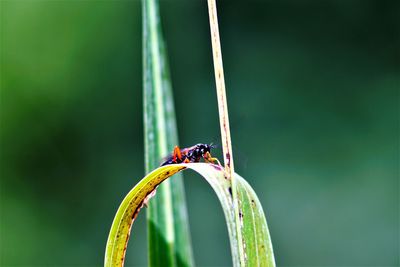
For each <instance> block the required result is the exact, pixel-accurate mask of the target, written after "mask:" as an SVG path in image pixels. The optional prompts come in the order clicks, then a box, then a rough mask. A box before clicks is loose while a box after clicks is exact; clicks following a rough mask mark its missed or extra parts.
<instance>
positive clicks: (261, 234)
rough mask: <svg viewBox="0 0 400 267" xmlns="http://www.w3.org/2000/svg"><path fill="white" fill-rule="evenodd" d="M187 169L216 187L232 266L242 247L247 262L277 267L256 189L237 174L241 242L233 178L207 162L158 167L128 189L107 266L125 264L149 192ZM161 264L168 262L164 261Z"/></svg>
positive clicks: (115, 224) (114, 227)
mask: <svg viewBox="0 0 400 267" xmlns="http://www.w3.org/2000/svg"><path fill="white" fill-rule="evenodd" d="M184 169H192V170H194V171H196V172H197V173H199V174H200V175H201V176H203V178H204V179H206V180H207V182H208V183H209V184H210V185H211V187H212V188H213V190H214V191H215V193H216V195H217V197H218V199H219V201H220V203H221V206H222V209H223V211H224V214H225V219H226V223H227V226H228V233H229V238H230V244H231V250H232V261H233V266H241V262H240V259H239V253H238V251H239V249H242V250H243V251H244V255H245V260H244V266H266V267H275V260H274V255H273V251H272V244H271V239H270V235H269V232H268V226H267V222H266V219H265V215H264V212H263V209H262V206H261V204H260V202H259V200H258V198H257V196H256V194H255V193H254V191H253V189H252V188H251V187H250V185H249V184H248V183H247V182H246V181H245V180H244V179H243V178H242V177H240V176H239V175H237V174H235V177H236V179H237V181H238V183H237V191H238V193H239V194H238V195H239V197H240V198H239V203H240V206H239V210H240V212H241V213H242V216H241V218H242V223H241V225H240V226H239V228H240V229H241V234H242V240H243V242H238V238H237V235H236V220H235V214H234V209H233V199H232V195H231V192H230V182H229V180H227V179H226V178H225V172H224V170H223V169H222V168H221V167H219V166H217V165H213V164H206V163H190V164H173V165H167V166H163V167H160V168H157V169H156V170H154V171H152V172H151V173H150V174H148V175H147V176H146V177H144V178H143V179H142V180H141V181H140V182H139V183H138V184H137V185H136V186H135V187H134V188H133V189H132V190H131V191H130V192H129V193H128V195H127V196H126V197H125V198H124V200H123V201H122V203H121V205H120V207H119V209H118V211H117V214H116V215H115V218H114V221H113V224H112V227H111V230H110V234H109V238H108V242H107V249H106V257H105V266H107V267H108V266H122V265H123V261H124V258H125V252H126V246H127V243H128V240H129V237H130V229H131V226H132V223H133V221H134V220H135V218H136V216H137V213H138V212H139V211H140V209H141V207H142V204H143V202H144V201H145V200H146V199H148V196H149V195H151V193H152V192H154V189H155V188H157V186H158V185H159V184H161V183H162V182H164V181H165V180H166V179H167V178H168V177H170V176H172V175H174V174H175V173H177V172H179V171H182V170H184ZM174 179H176V177H175V178H174ZM172 180H173V179H172ZM172 180H171V181H172ZM159 188H160V187H159ZM157 199H159V194H158V193H157V195H156V196H155V197H154V198H153V199H152V200H151V202H154V201H156V200H157ZM150 204H151V203H150ZM159 253H166V251H159ZM161 266H165V264H162V265H161Z"/></svg>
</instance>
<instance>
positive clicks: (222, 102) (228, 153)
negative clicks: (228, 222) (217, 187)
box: [207, 0, 245, 266]
mask: <svg viewBox="0 0 400 267" xmlns="http://www.w3.org/2000/svg"><path fill="white" fill-rule="evenodd" d="M207 3H208V15H209V21H210V31H211V43H212V50H213V61H214V75H215V83H216V89H217V98H218V112H219V123H220V129H221V139H222V149H223V154H224V163H225V172H226V175H227V178H228V179H229V180H230V181H231V186H232V198H233V206H234V211H235V222H236V235H237V241H238V242H237V245H238V246H237V248H236V249H238V250H239V258H240V265H241V266H244V265H245V252H244V248H243V245H242V244H243V238H242V231H241V228H240V225H241V222H240V216H239V215H240V211H239V204H240V203H239V201H238V199H239V197H238V191H237V185H236V181H235V176H234V172H235V170H234V164H233V155H232V143H231V134H230V128H229V116H228V104H227V100H226V92H225V78H224V67H223V64H222V52H221V42H220V37H219V29H218V17H217V6H216V2H215V0H208V1H207ZM232 249H234V248H232Z"/></svg>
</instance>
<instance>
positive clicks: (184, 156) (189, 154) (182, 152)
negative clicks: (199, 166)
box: [161, 144, 221, 166]
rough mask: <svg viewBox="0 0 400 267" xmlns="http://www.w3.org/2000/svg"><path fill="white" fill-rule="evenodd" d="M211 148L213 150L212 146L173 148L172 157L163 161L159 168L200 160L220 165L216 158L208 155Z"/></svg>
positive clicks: (198, 145)
mask: <svg viewBox="0 0 400 267" xmlns="http://www.w3.org/2000/svg"><path fill="white" fill-rule="evenodd" d="M211 148H215V146H214V145H213V144H210V145H208V144H197V145H194V146H191V147H188V148H183V149H180V148H179V147H178V146H175V148H174V152H172V155H170V156H168V157H167V158H166V159H165V162H164V163H163V164H161V166H164V165H168V164H178V163H189V162H199V161H200V159H201V158H203V159H204V161H205V162H208V163H215V162H217V163H218V165H221V163H220V162H219V160H218V159H217V158H213V157H212V156H211V154H210V150H211Z"/></svg>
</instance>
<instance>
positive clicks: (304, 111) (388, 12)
mask: <svg viewBox="0 0 400 267" xmlns="http://www.w3.org/2000/svg"><path fill="white" fill-rule="evenodd" d="M399 3H400V2H399V1H395V0H394V1H368V0H358V1H357V0H350V1H344V0H335V1H333V0H323V1H321V0H304V1H303V0H302V1H297V0H293V1H290V0H284V1H234V0H229V1H219V6H218V7H219V20H220V31H221V39H222V50H223V56H224V66H225V77H226V84H227V90H228V101H229V111H230V117H231V128H232V129H231V130H232V138H233V146H234V157H235V163H236V164H235V165H236V169H237V172H238V173H240V174H241V175H242V176H244V177H246V178H247V179H248V181H249V182H250V184H251V185H252V186H253V187H254V189H255V190H256V192H257V193H258V195H259V198H260V200H261V202H262V203H263V207H264V209H265V211H266V214H267V220H268V223H269V227H270V232H271V235H272V238H273V245H274V250H275V256H276V260H277V264H278V266H398V265H399V264H400V263H399V84H400V79H399V77H400V76H399V74H400V72H399V71H400V56H399V54H400V53H399V47H400V42H399V35H400V23H399V14H400V5H399ZM0 5H1V6H0V7H1V17H0V21H1V26H0V28H1V47H0V48H1V51H0V52H1V109H0V111H1V114H0V116H1V135H0V137H1V153H0V156H1V158H0V173H1V188H0V190H1V191H0V192H1V194H0V204H1V210H0V211H1V228H0V230H1V231H0V242H1V243H0V244H1V247H0V249H1V251H0V252H1V254H0V255H1V258H0V265H1V266H22V265H23V266H28V265H29V266H45V265H46V266H67V265H68V266H100V265H102V263H103V257H104V249H105V244H106V239H107V235H108V231H109V228H110V225H111V222H112V219H113V216H114V214H115V212H116V209H117V207H118V205H119V203H120V201H121V200H122V198H123V197H124V195H125V194H126V193H127V192H128V191H129V190H130V188H131V187H132V186H133V185H134V184H135V183H136V182H137V181H139V179H140V178H141V177H143V175H144V168H143V166H144V162H143V125H142V124H143V120H142V92H141V90H142V76H141V75H142V70H141V68H142V59H141V5H140V1H138V0H126V1H125V0H119V1H112V0H101V1H96V0H88V1H84V0H81V1H80V0H75V1H56V0H54V1H50V0H37V1H34V0H32V1H28V0H19V1H18V0H15V1H12V0H1V2H0ZM161 15H162V23H163V29H164V35H165V38H166V41H167V45H168V52H169V59H170V67H171V74H172V83H173V87H174V94H175V100H176V110H177V119H178V125H179V134H180V141H181V143H180V144H181V145H182V146H190V145H192V144H195V143H198V142H215V143H217V144H218V143H220V137H219V124H218V116H217V107H216V96H215V85H214V77H213V65H212V55H211V44H210V38H209V28H208V27H209V26H208V16H207V6H206V1H184V0H170V1H161ZM216 155H217V156H219V157H221V156H220V155H221V153H220V152H218V151H217V152H216ZM185 185H186V193H187V200H188V207H189V215H190V224H191V231H192V239H193V246H194V253H195V260H196V263H197V265H198V266H230V265H231V260H230V251H229V241H228V236H227V230H226V227H225V222H224V218H223V214H222V210H221V208H220V206H219V203H218V200H217V198H216V196H215V195H214V193H213V192H212V190H211V188H210V187H209V186H208V185H207V184H206V182H205V181H203V180H202V179H201V178H200V177H198V176H196V175H195V174H193V173H189V172H188V173H185ZM145 217H146V216H145V214H144V213H141V214H140V216H139V217H138V221H137V222H136V224H135V225H134V226H133V230H132V231H133V232H132V234H133V235H132V236H133V238H132V239H131V241H130V243H129V248H128V254H127V255H128V256H127V257H128V258H127V265H130V266H145V265H146V262H147V260H146V225H145Z"/></svg>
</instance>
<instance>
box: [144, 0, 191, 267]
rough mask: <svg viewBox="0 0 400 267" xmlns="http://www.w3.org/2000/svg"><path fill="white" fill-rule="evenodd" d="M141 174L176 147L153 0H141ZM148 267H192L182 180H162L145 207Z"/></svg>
mask: <svg viewBox="0 0 400 267" xmlns="http://www.w3.org/2000/svg"><path fill="white" fill-rule="evenodd" d="M142 5H143V75H144V88H143V89H144V90H143V96H144V99H143V100H144V127H145V133H144V138H145V165H146V173H148V172H149V171H150V170H153V169H155V168H156V167H157V166H159V164H160V160H161V158H162V157H164V156H166V155H167V154H168V153H169V152H170V151H172V149H173V147H174V146H175V145H176V144H178V135H177V127H176V122H175V111H174V102H173V96H172V90H171V83H170V78H169V70H168V62H167V56H166V51H165V44H164V41H163V37H162V33H161V25H160V17H159V10H158V1H157V0H142ZM147 214H148V216H147V218H148V237H149V238H148V242H149V247H148V248H149V249H148V252H149V266H193V265H194V260H193V255H192V248H191V241H190V232H189V223H188V216H187V209H186V202H185V193H184V187H183V180H182V177H177V179H174V180H172V181H171V182H170V181H167V182H166V183H164V184H163V185H162V186H160V188H159V189H158V198H157V199H156V200H155V201H152V203H151V205H150V206H149V209H148V213H147Z"/></svg>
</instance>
